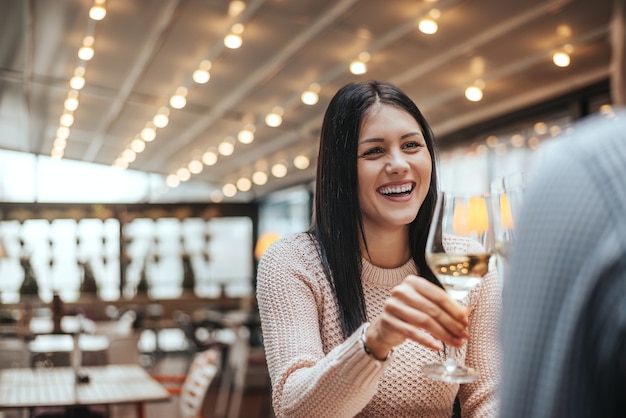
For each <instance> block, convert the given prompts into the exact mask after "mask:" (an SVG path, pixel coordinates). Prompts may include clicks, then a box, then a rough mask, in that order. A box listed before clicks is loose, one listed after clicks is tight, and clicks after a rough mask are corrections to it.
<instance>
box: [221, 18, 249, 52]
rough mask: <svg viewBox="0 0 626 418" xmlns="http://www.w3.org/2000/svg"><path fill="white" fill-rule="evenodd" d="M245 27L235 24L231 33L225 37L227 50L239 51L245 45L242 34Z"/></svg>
mask: <svg viewBox="0 0 626 418" xmlns="http://www.w3.org/2000/svg"><path fill="white" fill-rule="evenodd" d="M243 29H244V28H243V25H242V24H241V23H235V24H234V25H233V26H232V27H231V28H230V33H229V34H228V35H226V37H224V45H225V46H226V48H230V49H237V48H239V47H241V45H242V44H243V39H242V38H241V34H242V33H243Z"/></svg>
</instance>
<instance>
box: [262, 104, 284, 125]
mask: <svg viewBox="0 0 626 418" xmlns="http://www.w3.org/2000/svg"><path fill="white" fill-rule="evenodd" d="M284 112H285V111H284V109H283V108H282V107H280V106H275V107H274V108H273V109H272V111H271V112H270V113H268V114H267V116H265V124H266V125H267V126H270V127H272V128H277V127H279V126H280V125H281V124H282V123H283V113H284Z"/></svg>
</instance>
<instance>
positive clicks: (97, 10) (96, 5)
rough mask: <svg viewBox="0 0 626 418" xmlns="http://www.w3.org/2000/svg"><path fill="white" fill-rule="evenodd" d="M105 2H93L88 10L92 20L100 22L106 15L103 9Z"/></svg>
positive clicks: (101, 0)
mask: <svg viewBox="0 0 626 418" xmlns="http://www.w3.org/2000/svg"><path fill="white" fill-rule="evenodd" d="M104 3H105V0H95V1H94V2H93V6H91V9H89V17H90V18H91V19H93V20H102V19H104V17H105V16H106V15H107V10H106V8H105V7H104Z"/></svg>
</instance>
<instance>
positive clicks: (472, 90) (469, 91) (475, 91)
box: [465, 80, 485, 102]
mask: <svg viewBox="0 0 626 418" xmlns="http://www.w3.org/2000/svg"><path fill="white" fill-rule="evenodd" d="M484 88H485V82H484V81H482V80H476V81H475V82H474V84H473V85H472V86H469V87H468V88H466V89H465V98H466V99H467V100H469V101H470V102H480V101H481V100H482V99H483V89H484Z"/></svg>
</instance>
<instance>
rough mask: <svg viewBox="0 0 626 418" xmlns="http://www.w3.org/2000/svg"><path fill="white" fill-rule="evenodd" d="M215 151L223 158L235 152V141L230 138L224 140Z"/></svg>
mask: <svg viewBox="0 0 626 418" xmlns="http://www.w3.org/2000/svg"><path fill="white" fill-rule="evenodd" d="M217 151H218V152H219V153H220V154H222V155H223V156H225V157H228V156H229V155H232V153H233V152H235V139H234V138H233V137H231V136H227V137H226V138H224V141H222V143H221V144H219V145H218V146H217Z"/></svg>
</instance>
